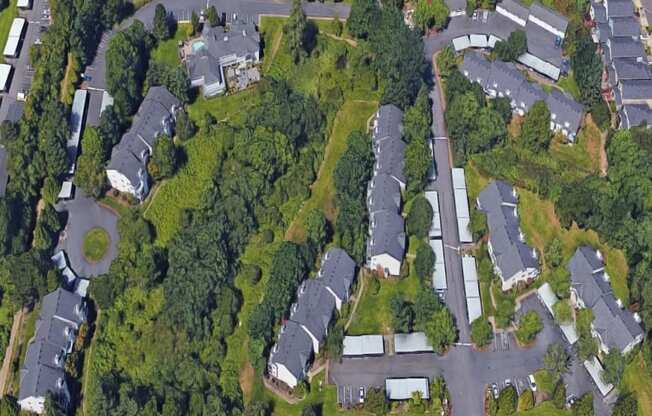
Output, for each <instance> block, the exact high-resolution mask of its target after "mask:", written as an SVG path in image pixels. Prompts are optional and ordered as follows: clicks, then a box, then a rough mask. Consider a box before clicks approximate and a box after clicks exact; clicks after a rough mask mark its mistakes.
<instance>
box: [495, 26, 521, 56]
mask: <svg viewBox="0 0 652 416" xmlns="http://www.w3.org/2000/svg"><path fill="white" fill-rule="evenodd" d="M494 52H495V53H496V56H497V57H498V59H500V60H501V61H507V62H509V61H516V60H517V59H518V57H519V56H521V55H523V54H524V53H525V52H527V37H526V35H525V32H524V31H522V30H520V29H519V30H515V31H513V32H512V33H510V34H509V37H508V38H507V41H502V40H501V41H498V42H496V45H495V47H494Z"/></svg>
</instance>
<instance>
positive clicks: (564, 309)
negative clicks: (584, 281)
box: [552, 299, 573, 324]
mask: <svg viewBox="0 0 652 416" xmlns="http://www.w3.org/2000/svg"><path fill="white" fill-rule="evenodd" d="M552 310H553V312H554V314H555V321H557V322H558V323H560V324H569V323H571V322H573V307H572V306H571V304H570V302H569V301H568V300H566V299H562V300H560V301H558V302H557V303H555V304H554V305H553V306H552Z"/></svg>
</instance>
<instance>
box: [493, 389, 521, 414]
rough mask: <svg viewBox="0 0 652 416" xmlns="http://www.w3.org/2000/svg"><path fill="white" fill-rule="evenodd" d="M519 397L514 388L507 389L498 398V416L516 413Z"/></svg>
mask: <svg viewBox="0 0 652 416" xmlns="http://www.w3.org/2000/svg"><path fill="white" fill-rule="evenodd" d="M517 400H518V397H517V395H516V389H515V388H514V386H509V387H505V388H504V389H503V390H502V391H501V392H500V396H498V411H497V412H496V415H497V416H510V415H512V414H513V413H514V412H516V404H517Z"/></svg>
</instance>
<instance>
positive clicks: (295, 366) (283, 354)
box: [269, 321, 312, 379]
mask: <svg viewBox="0 0 652 416" xmlns="http://www.w3.org/2000/svg"><path fill="white" fill-rule="evenodd" d="M311 357H312V341H311V340H310V337H309V336H308V334H306V332H305V331H304V330H303V328H301V327H300V326H299V324H297V323H296V322H293V321H287V322H286V323H285V325H283V327H282V328H281V333H280V334H279V336H278V341H277V342H276V345H275V346H274V347H273V348H272V352H271V354H270V357H269V361H270V362H271V363H278V364H282V365H284V366H285V367H286V368H287V369H288V371H289V372H290V373H291V374H292V375H293V376H294V377H296V378H297V379H301V378H302V377H303V376H304V371H305V369H306V367H307V365H308V362H309V361H310V359H311Z"/></svg>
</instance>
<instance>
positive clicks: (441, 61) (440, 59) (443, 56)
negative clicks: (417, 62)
mask: <svg viewBox="0 0 652 416" xmlns="http://www.w3.org/2000/svg"><path fill="white" fill-rule="evenodd" d="M456 67H457V61H456V59H455V52H453V48H451V47H450V46H447V47H445V48H444V49H442V50H441V52H439V55H437V68H438V69H439V75H440V76H441V77H442V78H444V79H446V78H448V76H449V75H450V74H451V72H452V71H453V69H454V68H456Z"/></svg>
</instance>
